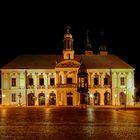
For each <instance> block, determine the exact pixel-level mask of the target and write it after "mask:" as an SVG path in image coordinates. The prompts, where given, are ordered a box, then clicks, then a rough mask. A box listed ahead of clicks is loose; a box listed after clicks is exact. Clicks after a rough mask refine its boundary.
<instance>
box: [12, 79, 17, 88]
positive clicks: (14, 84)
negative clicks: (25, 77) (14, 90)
mask: <svg viewBox="0 0 140 140" xmlns="http://www.w3.org/2000/svg"><path fill="white" fill-rule="evenodd" d="M15 86H16V78H12V87H15Z"/></svg>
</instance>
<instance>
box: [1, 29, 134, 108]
mask: <svg viewBox="0 0 140 140" xmlns="http://www.w3.org/2000/svg"><path fill="white" fill-rule="evenodd" d="M63 43H64V47H63V54H62V55H57V54H56V55H21V56H19V57H17V58H16V59H15V60H13V61H11V62H10V63H8V64H7V65H5V66H4V67H2V69H1V85H2V86H1V91H2V104H3V105H25V106H33V105H42V106H43V105H58V106H69V105H71V106H78V105H79V103H80V101H79V100H80V95H79V93H78V92H77V72H78V68H79V66H80V63H81V62H82V63H83V64H84V65H85V66H86V68H87V72H88V87H89V88H88V89H89V91H88V97H87V102H88V104H89V105H93V106H94V105H124V104H127V105H133V96H134V68H133V67H131V66H130V65H129V64H127V63H125V62H124V61H123V60H121V59H120V58H118V57H117V56H115V55H110V54H108V53H107V51H106V50H105V49H104V47H103V46H101V47H100V53H99V54H93V52H92V46H91V44H90V43H89V39H88V34H87V43H86V45H85V53H84V54H81V55H77V54H75V52H74V49H73V36H72V34H71V33H70V32H69V28H67V32H66V34H65V35H64V39H63Z"/></svg>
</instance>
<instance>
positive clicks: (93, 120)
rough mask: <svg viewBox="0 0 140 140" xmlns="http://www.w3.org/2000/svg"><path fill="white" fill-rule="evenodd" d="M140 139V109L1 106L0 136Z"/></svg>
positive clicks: (12, 139) (6, 139)
mask: <svg viewBox="0 0 140 140" xmlns="http://www.w3.org/2000/svg"><path fill="white" fill-rule="evenodd" d="M93 139H94V140H118V139H119V140H125V139H127V140H139V139H140V110H131V109H129V110H126V111H125V110H118V111H116V110H115V109H109V108H87V109H80V108H78V107H1V108H0V140H93Z"/></svg>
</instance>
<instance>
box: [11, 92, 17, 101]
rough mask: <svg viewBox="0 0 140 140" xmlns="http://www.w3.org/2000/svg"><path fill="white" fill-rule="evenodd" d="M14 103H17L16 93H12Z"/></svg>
mask: <svg viewBox="0 0 140 140" xmlns="http://www.w3.org/2000/svg"><path fill="white" fill-rule="evenodd" d="M12 102H16V93H12Z"/></svg>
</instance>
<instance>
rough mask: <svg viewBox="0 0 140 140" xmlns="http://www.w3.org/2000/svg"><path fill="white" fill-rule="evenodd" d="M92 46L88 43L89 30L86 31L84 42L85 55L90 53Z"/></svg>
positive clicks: (91, 52)
mask: <svg viewBox="0 0 140 140" xmlns="http://www.w3.org/2000/svg"><path fill="white" fill-rule="evenodd" d="M92 54H93V51H92V46H91V44H90V43H89V30H88V29H87V31H86V44H85V55H92Z"/></svg>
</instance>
